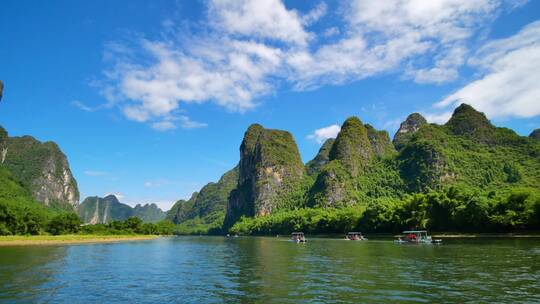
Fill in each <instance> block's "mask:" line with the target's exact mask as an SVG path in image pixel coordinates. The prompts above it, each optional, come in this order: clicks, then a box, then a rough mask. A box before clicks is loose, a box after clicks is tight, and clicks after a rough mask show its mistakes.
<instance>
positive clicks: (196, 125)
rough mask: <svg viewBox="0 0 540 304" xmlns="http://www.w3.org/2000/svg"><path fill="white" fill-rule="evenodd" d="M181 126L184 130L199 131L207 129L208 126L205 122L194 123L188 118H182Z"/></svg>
mask: <svg viewBox="0 0 540 304" xmlns="http://www.w3.org/2000/svg"><path fill="white" fill-rule="evenodd" d="M180 126H181V127H182V129H198V128H204V127H207V126H208V124H206V123H204V122H198V121H193V120H191V119H190V118H189V117H187V116H180Z"/></svg>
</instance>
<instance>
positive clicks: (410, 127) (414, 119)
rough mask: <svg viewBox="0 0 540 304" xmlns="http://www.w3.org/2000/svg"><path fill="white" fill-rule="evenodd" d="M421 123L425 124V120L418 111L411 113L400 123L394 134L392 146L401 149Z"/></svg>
mask: <svg viewBox="0 0 540 304" xmlns="http://www.w3.org/2000/svg"><path fill="white" fill-rule="evenodd" d="M423 125H427V120H426V119H425V118H424V117H423V116H422V115H420V114H419V113H412V114H411V115H409V116H407V119H405V121H404V122H402V123H401V125H400V126H399V129H398V130H397V132H396V134H395V135H394V140H393V141H392V142H393V143H394V146H395V147H396V149H398V150H401V149H402V148H403V146H404V145H405V144H406V143H407V142H408V141H409V140H410V139H411V137H412V135H413V134H414V133H416V131H418V129H420V127H422V126H423Z"/></svg>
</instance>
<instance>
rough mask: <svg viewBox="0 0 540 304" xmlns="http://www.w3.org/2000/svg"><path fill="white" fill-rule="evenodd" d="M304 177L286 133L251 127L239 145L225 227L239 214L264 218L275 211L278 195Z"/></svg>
mask: <svg viewBox="0 0 540 304" xmlns="http://www.w3.org/2000/svg"><path fill="white" fill-rule="evenodd" d="M303 175H304V165H303V163H302V160H301V158H300V154H299V152H298V147H297V146H296V142H295V141H294V139H293V137H292V135H291V134H290V133H289V132H286V131H281V130H271V129H265V128H264V127H262V126H261V125H258V124H254V125H251V126H250V127H249V128H248V130H247V131H246V133H245V134H244V139H243V141H242V145H241V146H240V163H239V172H238V184H237V187H236V189H234V190H233V191H231V195H230V199H229V203H228V206H227V214H226V217H225V225H226V226H227V225H228V224H230V223H233V222H235V221H236V219H238V218H239V217H240V216H241V215H246V216H264V215H267V214H270V213H272V212H273V211H274V210H275V209H277V208H279V206H278V205H279V197H280V195H281V194H282V193H283V192H284V191H286V190H287V189H290V188H291V187H293V185H294V184H295V183H297V182H299V181H300V180H301V178H302V177H303Z"/></svg>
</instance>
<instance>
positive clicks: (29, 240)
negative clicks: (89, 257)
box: [0, 234, 159, 246]
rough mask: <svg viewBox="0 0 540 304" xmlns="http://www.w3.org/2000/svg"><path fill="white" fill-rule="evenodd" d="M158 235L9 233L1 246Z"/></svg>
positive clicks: (145, 237) (111, 241) (141, 237)
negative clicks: (26, 234) (27, 234)
mask: <svg viewBox="0 0 540 304" xmlns="http://www.w3.org/2000/svg"><path fill="white" fill-rule="evenodd" d="M158 237H159V236H157V235H92V234H68V235H29V236H25V235H9V236H0V246H31V245H67V244H88V243H113V242H126V241H141V240H151V239H155V238H158Z"/></svg>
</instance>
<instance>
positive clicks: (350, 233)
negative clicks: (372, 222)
mask: <svg viewBox="0 0 540 304" xmlns="http://www.w3.org/2000/svg"><path fill="white" fill-rule="evenodd" d="M347 234H348V235H362V232H349V233H347Z"/></svg>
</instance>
